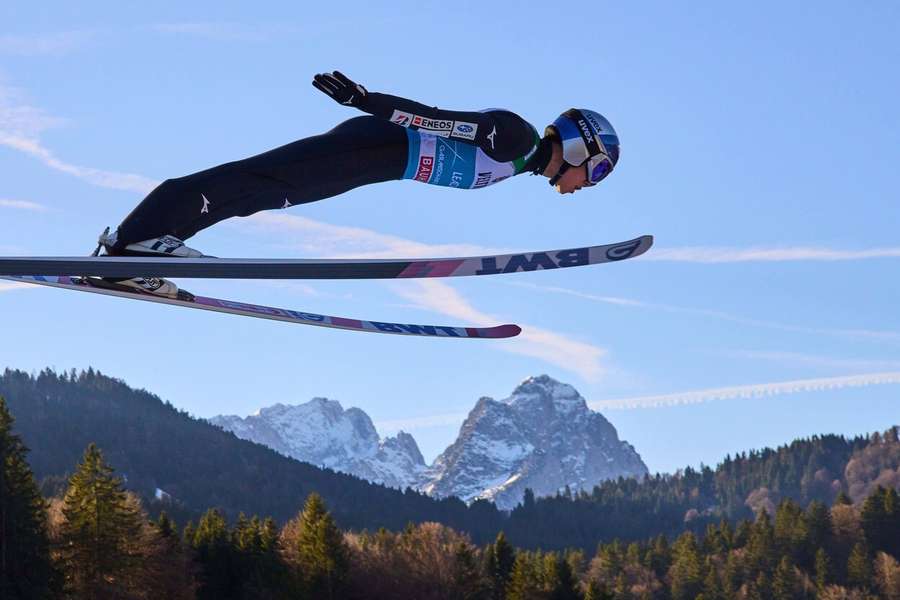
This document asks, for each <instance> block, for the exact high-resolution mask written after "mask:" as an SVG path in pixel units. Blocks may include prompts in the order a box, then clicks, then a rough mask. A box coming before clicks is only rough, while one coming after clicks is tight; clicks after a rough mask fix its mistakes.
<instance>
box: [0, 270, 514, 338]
mask: <svg viewBox="0 0 900 600" xmlns="http://www.w3.org/2000/svg"><path fill="white" fill-rule="evenodd" d="M0 279H7V280H10V281H19V282H23V283H31V284H35V285H43V286H49V287H55V288H61V289H67V290H74V291H79V292H90V293H94V294H102V295H106V296H117V297H119V298H127V299H129V300H143V301H145V302H155V303H158V304H169V305H172V306H181V307H185V308H196V309H200V310H209V311H215V312H221V313H227V314H232V315H240V316H244V317H257V318H260V319H271V320H273V321H283V322H286V323H295V324H298V325H313V326H316V327H328V328H333V329H347V330H350V331H366V332H370V333H387V334H394V335H409V336H420V337H438V338H470V339H473V338H478V339H500V338H509V337H514V336H517V335H519V333H521V332H522V329H521V328H520V327H519V326H518V325H511V324H509V325H498V326H496V327H448V326H443V325H412V324H405V323H389V322H384V321H365V320H361V319H349V318H345V317H333V316H329V315H320V314H316V313H310V312H304V311H298V310H289V309H285V308H275V307H272V306H263V305H259V304H249V303H245V302H235V301H233V300H224V299H221V298H209V297H205V296H195V295H193V294H187V295H182V296H181V297H180V298H177V299H176V298H165V297H161V296H154V295H152V294H148V293H145V292H140V291H137V290H131V289H127V288H122V287H118V286H115V285H109V284H104V285H103V287H99V286H97V285H91V284H90V283H88V282H87V280H85V279H84V278H81V277H70V276H66V275H63V276H43V275H21V276H15V277H0Z"/></svg>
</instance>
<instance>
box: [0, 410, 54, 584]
mask: <svg viewBox="0 0 900 600" xmlns="http://www.w3.org/2000/svg"><path fill="white" fill-rule="evenodd" d="M12 424H13V418H12V415H11V414H10V413H9V410H8V409H7V406H6V401H5V400H4V399H3V397H2V396H0V598H9V599H10V600H17V599H19V598H42V597H47V596H49V594H50V591H51V586H52V582H53V575H54V572H53V569H52V566H51V563H50V551H49V544H48V540H47V517H46V512H45V511H46V505H45V503H44V499H43V498H42V497H41V494H40V492H39V491H38V486H37V484H36V483H35V481H34V475H33V474H32V472H31V469H30V468H29V466H28V463H27V462H26V460H25V456H26V454H27V453H28V449H27V448H26V447H25V445H24V444H23V443H22V440H21V438H20V437H19V436H18V435H15V434H13V433H12Z"/></svg>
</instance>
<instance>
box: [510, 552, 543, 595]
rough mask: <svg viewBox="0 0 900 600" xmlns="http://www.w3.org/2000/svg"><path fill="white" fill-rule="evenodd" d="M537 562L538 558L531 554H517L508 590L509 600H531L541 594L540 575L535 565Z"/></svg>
mask: <svg viewBox="0 0 900 600" xmlns="http://www.w3.org/2000/svg"><path fill="white" fill-rule="evenodd" d="M537 560H538V557H537V556H535V555H533V554H532V553H530V552H518V553H516V560H515V562H514V563H513V569H512V575H511V577H510V579H509V586H508V587H507V589H506V598H507V600H529V599H530V598H533V597H534V596H535V595H537V594H538V593H539V592H540V589H539V588H540V573H539V572H538V569H537V568H536V564H535V563H536V562H537Z"/></svg>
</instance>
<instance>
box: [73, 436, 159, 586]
mask: <svg viewBox="0 0 900 600" xmlns="http://www.w3.org/2000/svg"><path fill="white" fill-rule="evenodd" d="M63 515H64V517H65V520H64V523H63V527H62V548H61V550H60V555H61V560H62V563H63V565H64V566H65V577H66V587H67V588H68V589H69V590H70V591H72V592H73V593H74V594H75V595H76V596H79V597H83V598H95V597H104V596H116V595H122V594H124V589H125V586H127V583H128V580H129V576H130V575H131V573H132V572H133V571H134V570H135V569H136V568H137V567H138V566H139V565H140V560H141V556H140V554H138V553H137V552H135V551H133V546H134V545H133V542H134V540H136V539H137V538H138V536H139V534H140V532H141V519H142V517H141V515H140V513H139V512H138V511H137V509H136V508H135V507H133V506H132V505H131V504H130V503H129V502H128V500H127V496H126V494H125V491H124V490H123V489H122V481H121V480H120V479H118V478H117V477H115V476H114V475H113V468H112V467H110V466H109V465H108V464H106V462H105V461H104V459H103V455H102V453H101V452H100V450H99V449H98V448H97V446H96V445H95V444H90V445H89V446H88V447H87V449H86V450H85V452H84V457H83V458H82V461H81V463H80V464H79V465H78V467H77V468H76V471H75V474H74V475H72V477H71V478H70V479H69V488H68V490H67V491H66V496H65V500H64V507H63ZM130 546H131V547H130Z"/></svg>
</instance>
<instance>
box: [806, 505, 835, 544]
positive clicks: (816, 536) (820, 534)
mask: <svg viewBox="0 0 900 600" xmlns="http://www.w3.org/2000/svg"><path fill="white" fill-rule="evenodd" d="M805 520H806V530H807V532H808V536H809V546H810V548H827V547H828V546H829V545H830V544H831V538H832V535H833V530H832V526H831V511H829V510H828V507H827V506H825V505H824V504H823V503H821V502H818V501H816V500H814V501H813V502H811V503H810V505H809V508H807V510H806V515H805Z"/></svg>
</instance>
